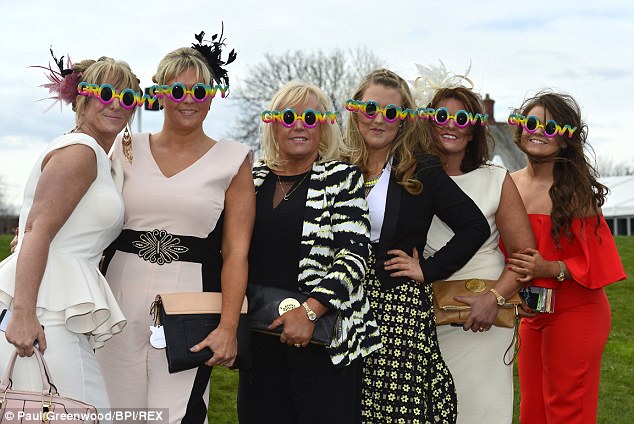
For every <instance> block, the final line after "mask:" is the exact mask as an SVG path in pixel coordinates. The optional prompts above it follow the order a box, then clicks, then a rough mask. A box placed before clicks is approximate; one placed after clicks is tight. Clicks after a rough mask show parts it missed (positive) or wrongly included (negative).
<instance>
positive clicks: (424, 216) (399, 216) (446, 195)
mask: <svg viewBox="0 0 634 424" xmlns="http://www.w3.org/2000/svg"><path fill="white" fill-rule="evenodd" d="M417 159H418V165H417V166H416V175H417V178H418V180H419V181H420V182H422V183H423V192H422V193H421V194H419V195H412V194H410V193H408V192H407V190H405V189H404V188H403V187H402V186H401V185H400V184H398V180H397V178H396V175H395V174H394V172H392V174H391V175H390V181H389V183H388V189H387V202H386V206H385V217H384V219H383V227H382V229H381V236H380V239H379V245H378V248H377V260H376V264H375V269H376V275H377V277H378V279H379V281H380V282H381V285H382V286H383V287H385V288H392V287H396V286H398V285H401V284H404V283H406V282H407V281H408V280H409V279H408V278H407V277H397V278H393V277H390V271H386V270H385V269H384V268H383V263H384V262H385V261H386V260H388V259H390V258H391V257H392V256H391V255H390V256H388V254H387V251H388V250H391V249H400V250H403V251H404V252H406V253H407V254H408V255H410V256H411V254H412V249H413V247H414V246H416V248H417V249H418V253H419V255H420V257H421V259H420V265H421V269H422V270H423V275H424V276H425V282H427V283H431V282H432V281H436V280H442V279H445V278H447V277H449V276H450V275H451V274H453V273H454V272H456V271H457V270H459V269H460V268H462V267H463V266H464V264H466V263H467V262H468V261H469V259H471V257H472V256H473V255H474V253H475V252H476V251H477V250H478V249H479V248H480V246H481V245H482V244H483V243H484V242H485V241H486V239H487V238H488V237H489V235H490V234H491V230H490V228H489V224H488V222H487V220H486V218H485V217H484V215H483V214H482V211H480V208H478V206H477V205H476V204H475V203H474V202H473V200H471V198H470V197H469V196H467V195H466V194H465V193H464V192H463V191H462V190H461V189H460V187H458V185H457V184H456V183H455V182H454V181H453V180H452V179H451V178H450V177H449V176H448V175H447V174H446V173H445V171H444V170H443V168H442V165H441V163H440V160H439V159H438V157H436V156H433V155H429V154H424V153H419V154H417ZM395 162H396V163H398V162H397V158H395ZM434 215H438V217H439V218H440V219H441V220H442V221H444V222H445V223H446V224H447V225H449V227H450V228H451V229H452V230H453V232H454V233H455V235H454V236H453V238H452V239H451V240H450V241H449V242H448V243H447V244H446V245H445V246H444V247H443V248H442V249H440V250H439V251H438V252H436V254H435V255H434V256H433V257H430V258H427V259H423V257H422V255H423V250H424V248H425V244H426V243H427V231H428V230H429V227H430V225H431V221H432V218H433V217H434Z"/></svg>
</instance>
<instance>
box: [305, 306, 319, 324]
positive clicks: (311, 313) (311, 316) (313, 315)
mask: <svg viewBox="0 0 634 424" xmlns="http://www.w3.org/2000/svg"><path fill="white" fill-rule="evenodd" d="M302 306H303V307H304V309H305V310H306V315H307V316H308V320H309V321H310V322H315V321H317V320H318V319H319V317H318V316H317V314H316V313H315V311H313V310H312V309H310V306H308V303H306V302H304V303H302Z"/></svg>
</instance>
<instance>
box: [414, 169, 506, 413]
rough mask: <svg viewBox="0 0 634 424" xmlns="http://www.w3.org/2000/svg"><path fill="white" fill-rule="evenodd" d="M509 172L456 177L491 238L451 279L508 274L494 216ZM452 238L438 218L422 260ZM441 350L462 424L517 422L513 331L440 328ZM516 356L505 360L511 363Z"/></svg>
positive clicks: (485, 171) (494, 277) (490, 171)
mask: <svg viewBox="0 0 634 424" xmlns="http://www.w3.org/2000/svg"><path fill="white" fill-rule="evenodd" d="M506 174H507V171H506V169H504V168H501V167H499V166H496V165H493V164H487V165H483V166H481V167H480V168H478V169H476V170H474V171H471V172H469V173H467V174H464V175H458V176H452V177H451V178H452V179H453V180H454V181H455V182H456V184H458V186H459V187H460V188H461V189H462V190H463V191H464V192H465V193H466V194H467V195H468V196H469V197H470V198H471V199H472V200H473V201H474V202H475V203H476V204H477V205H478V207H479V208H480V210H481V211H482V213H483V214H484V216H485V217H486V218H487V221H488V222H489V227H490V228H491V235H490V236H489V238H488V239H487V241H486V242H485V243H484V244H483V245H482V247H480V249H479V250H478V251H477V252H476V254H475V255H474V256H473V258H471V260H470V261H469V262H467V264H466V265H465V266H464V267H462V268H461V269H460V270H458V271H457V272H456V273H454V274H453V275H452V276H451V277H450V278H448V279H447V280H461V279H469V278H483V279H490V280H497V279H498V278H499V277H500V274H501V273H502V270H503V269H504V264H505V262H504V255H503V254H502V252H501V251H500V248H499V241H500V233H499V232H498V229H497V225H496V223H495V214H496V212H497V209H498V206H499V204H500V196H501V194H502V185H503V184H504V179H505V177H506ZM452 236H453V232H452V231H451V229H450V228H449V227H448V226H447V225H446V224H445V223H444V222H442V221H441V220H440V219H438V217H436V216H435V217H434V219H433V221H432V225H431V228H430V229H429V233H428V235H427V246H425V252H424V256H425V257H429V256H433V255H434V253H435V252H436V251H438V250H439V249H440V248H442V247H443V246H444V245H445V244H446V243H447V241H448V240H449V239H450V238H451V237H452ZM437 331H438V341H439V343H440V350H441V352H442V356H443V358H444V359H445V362H446V363H447V365H448V366H449V370H450V371H451V374H452V375H453V378H454V382H455V385H456V390H457V392H458V423H463V424H467V423H468V424H473V423H487V424H495V423H500V424H508V423H510V422H512V419H513V367H512V366H510V365H505V364H504V355H505V351H506V349H507V348H508V346H509V344H510V343H511V341H512V339H513V329H511V328H501V327H495V326H494V327H491V330H489V331H487V332H478V333H474V332H472V331H464V330H463V329H462V327H452V326H450V325H441V326H438V327H437ZM511 358H512V353H510V352H509V353H508V354H507V356H506V362H507V363H508V362H509V361H510V360H511Z"/></svg>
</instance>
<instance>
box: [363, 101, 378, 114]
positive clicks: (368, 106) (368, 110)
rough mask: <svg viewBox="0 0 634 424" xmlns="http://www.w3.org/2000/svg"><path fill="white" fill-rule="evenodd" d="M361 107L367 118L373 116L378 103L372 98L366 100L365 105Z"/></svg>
mask: <svg viewBox="0 0 634 424" xmlns="http://www.w3.org/2000/svg"><path fill="white" fill-rule="evenodd" d="M363 109H364V111H363V113H365V116H367V117H368V118H373V117H374V115H376V111H377V110H378V109H379V104H378V103H377V102H375V101H374V100H368V101H367V102H365V107H364V108H363Z"/></svg>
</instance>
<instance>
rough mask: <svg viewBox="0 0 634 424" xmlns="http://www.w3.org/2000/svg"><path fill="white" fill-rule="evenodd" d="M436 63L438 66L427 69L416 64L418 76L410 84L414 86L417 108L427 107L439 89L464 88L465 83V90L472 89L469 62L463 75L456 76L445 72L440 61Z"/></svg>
mask: <svg viewBox="0 0 634 424" xmlns="http://www.w3.org/2000/svg"><path fill="white" fill-rule="evenodd" d="M438 61H439V62H440V66H434V65H429V68H428V67H426V66H423V65H419V64H416V68H418V75H419V76H418V77H417V78H416V79H415V80H414V81H410V82H411V83H412V84H413V85H414V100H415V102H416V104H417V105H419V106H423V107H425V106H428V105H429V104H430V103H431V101H432V99H433V98H434V95H435V94H436V92H437V91H438V90H440V89H441V88H456V87H464V86H465V85H464V83H465V82H466V83H468V84H469V86H468V87H467V88H469V89H473V82H472V81H471V80H470V79H469V78H468V75H469V72H470V71H471V62H469V68H467V70H466V71H465V72H464V75H458V74H455V73H454V72H449V71H447V68H445V64H444V63H443V62H442V60H440V59H439V60H438Z"/></svg>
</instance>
